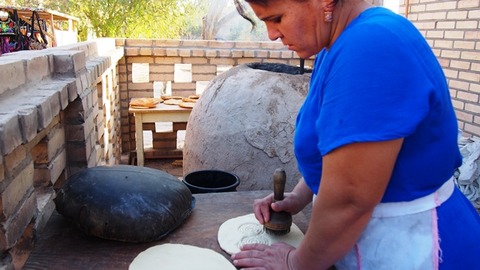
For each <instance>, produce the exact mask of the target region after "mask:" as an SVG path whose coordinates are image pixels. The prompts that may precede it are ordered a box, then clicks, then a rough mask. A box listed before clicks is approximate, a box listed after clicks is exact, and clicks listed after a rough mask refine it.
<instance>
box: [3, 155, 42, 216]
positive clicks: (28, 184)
mask: <svg viewBox="0 0 480 270" xmlns="http://www.w3.org/2000/svg"><path fill="white" fill-rule="evenodd" d="M33 173H34V168H33V162H30V164H28V165H27V166H25V168H23V170H21V171H20V172H18V174H17V175H15V177H14V178H13V179H12V181H10V183H9V184H8V186H7V187H6V188H5V190H4V191H3V192H2V194H0V200H1V205H2V209H1V213H2V216H4V217H6V218H7V219H8V218H10V217H11V216H12V214H13V213H15V209H16V208H17V206H18V204H19V202H21V201H22V200H23V198H24V197H25V196H26V195H27V194H28V191H29V190H30V189H31V188H32V186H33Z"/></svg>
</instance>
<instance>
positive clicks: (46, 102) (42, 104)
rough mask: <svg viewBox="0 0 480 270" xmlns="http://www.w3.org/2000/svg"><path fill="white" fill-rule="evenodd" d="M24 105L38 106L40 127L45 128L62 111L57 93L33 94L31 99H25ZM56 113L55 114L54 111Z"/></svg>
mask: <svg viewBox="0 0 480 270" xmlns="http://www.w3.org/2000/svg"><path fill="white" fill-rule="evenodd" d="M22 105H35V106H36V107H37V119H38V129H39V130H40V129H44V128H46V127H47V126H48V124H49V123H50V122H51V121H52V119H53V117H54V116H55V115H56V114H58V112H59V111H60V104H59V102H58V97H57V96H56V95H53V96H48V95H47V96H46V95H41V94H38V95H32V96H31V98H30V99H28V100H25V101H23V104H22ZM52 107H53V110H56V113H55V114H54V111H53V110H52Z"/></svg>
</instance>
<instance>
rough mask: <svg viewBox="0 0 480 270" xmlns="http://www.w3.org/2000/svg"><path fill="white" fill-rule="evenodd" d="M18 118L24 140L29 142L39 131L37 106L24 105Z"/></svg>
mask: <svg viewBox="0 0 480 270" xmlns="http://www.w3.org/2000/svg"><path fill="white" fill-rule="evenodd" d="M17 113H18V120H19V121H20V128H21V132H22V140H23V141H24V142H29V141H31V140H33V139H34V138H35V136H37V131H38V120H37V118H38V112H37V106H34V105H23V106H21V107H20V108H19V109H18V112H17Z"/></svg>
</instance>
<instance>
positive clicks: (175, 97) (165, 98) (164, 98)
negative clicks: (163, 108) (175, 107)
mask: <svg viewBox="0 0 480 270" xmlns="http://www.w3.org/2000/svg"><path fill="white" fill-rule="evenodd" d="M182 98H183V97H181V96H167V95H163V96H162V99H163V100H169V99H182Z"/></svg>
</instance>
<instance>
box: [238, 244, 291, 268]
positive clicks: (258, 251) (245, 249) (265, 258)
mask: <svg viewBox="0 0 480 270" xmlns="http://www.w3.org/2000/svg"><path fill="white" fill-rule="evenodd" d="M294 253H295V248H294V247H292V246H290V245H287V244H285V243H275V244H273V245H271V246H267V245H263V244H248V245H244V246H242V247H241V249H240V252H238V253H236V254H233V255H232V260H233V264H234V265H235V266H236V267H240V268H241V269H249V270H292V269H295V268H294V266H293V265H292V257H293V254H294Z"/></svg>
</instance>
